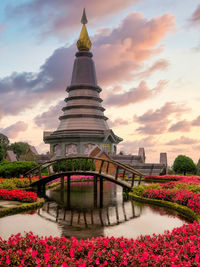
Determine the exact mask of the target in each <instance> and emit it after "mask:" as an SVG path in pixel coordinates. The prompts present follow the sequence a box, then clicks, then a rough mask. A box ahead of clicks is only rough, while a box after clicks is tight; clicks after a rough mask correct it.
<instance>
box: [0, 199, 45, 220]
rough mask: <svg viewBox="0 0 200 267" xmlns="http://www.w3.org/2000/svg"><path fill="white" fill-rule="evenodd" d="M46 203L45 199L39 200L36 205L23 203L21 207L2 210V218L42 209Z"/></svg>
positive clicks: (0, 214)
mask: <svg viewBox="0 0 200 267" xmlns="http://www.w3.org/2000/svg"><path fill="white" fill-rule="evenodd" d="M44 203H45V201H44V199H43V198H39V199H38V201H37V202H34V203H23V204H21V205H20V206H16V207H11V208H2V209H0V218H2V217H5V216H9V215H14V214H17V213H23V212H27V211H34V210H36V209H38V208H41V207H42V206H43V205H44Z"/></svg>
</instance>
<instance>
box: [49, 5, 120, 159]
mask: <svg viewBox="0 0 200 267" xmlns="http://www.w3.org/2000/svg"><path fill="white" fill-rule="evenodd" d="M81 23H82V24H83V26H82V29H81V33H80V36H79V39H78V41H77V48H78V52H77V53H76V59H75V61H74V66H73V72H72V78H71V84H70V86H68V87H67V89H66V91H67V92H68V96H67V98H65V102H66V106H65V107H63V108H62V111H63V115H62V116H60V117H59V120H60V124H59V126H58V128H57V130H56V131H54V132H53V133H50V132H44V142H45V143H46V144H50V154H52V155H53V154H55V155H56V157H65V156H68V155H83V154H85V155H88V154H89V153H90V151H91V150H92V149H93V148H94V147H95V146H99V147H100V148H101V149H103V150H104V151H105V152H106V153H107V154H110V155H114V154H116V151H117V144H118V143H119V142H121V141H122V140H123V139H122V138H120V137H118V136H117V135H115V134H114V132H113V131H112V130H111V129H110V128H109V126H108V124H107V119H108V118H107V117H106V116H104V111H105V109H104V108H103V107H102V105H101V103H102V101H103V100H102V99H101V98H100V96H99V93H100V92H101V91H102V89H101V88H100V87H99V86H98V85H97V78H96V71H95V65H94V61H93V60H92V56H93V55H92V53H91V52H90V49H91V46H92V43H91V41H90V38H89V35H88V32H87V28H86V24H87V18H86V14H85V9H84V10H83V15H82V19H81Z"/></svg>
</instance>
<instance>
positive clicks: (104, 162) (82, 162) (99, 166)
mask: <svg viewBox="0 0 200 267" xmlns="http://www.w3.org/2000/svg"><path fill="white" fill-rule="evenodd" d="M46 169H47V170H48V176H50V175H53V174H58V173H63V172H69V173H70V174H71V175H73V174H75V173H77V172H79V173H81V172H83V174H84V173H85V174H87V173H94V174H100V175H101V174H106V175H108V176H112V178H114V179H115V180H117V179H121V180H124V179H125V177H126V175H131V176H132V179H131V184H132V186H133V185H134V179H135V176H139V178H140V179H139V184H140V182H141V178H142V177H143V176H144V175H143V174H142V173H141V172H139V171H137V170H135V169H134V168H132V167H131V166H128V165H125V164H123V163H121V162H118V161H115V160H110V159H103V158H98V157H86V156H75V157H68V158H66V157H65V158H60V159H55V160H52V161H48V162H45V163H43V164H40V165H39V166H37V167H35V168H33V169H32V170H30V171H28V172H26V173H25V175H26V177H29V180H30V183H32V177H33V176H39V179H42V172H43V171H44V170H46ZM119 174H122V175H121V177H119Z"/></svg>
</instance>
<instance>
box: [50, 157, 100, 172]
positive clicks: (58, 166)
mask: <svg viewBox="0 0 200 267" xmlns="http://www.w3.org/2000/svg"><path fill="white" fill-rule="evenodd" d="M72 161H73V167H74V168H73V169H74V171H77V170H84V166H85V163H86V159H80V160H79V159H73V160H70V159H68V160H63V161H59V162H56V163H54V164H53V171H54V172H59V171H62V172H64V171H72ZM79 165H80V166H79ZM95 169H96V166H95V164H94V163H93V164H92V161H91V160H88V161H87V164H86V168H85V171H89V170H92V171H95Z"/></svg>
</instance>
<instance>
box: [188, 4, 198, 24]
mask: <svg viewBox="0 0 200 267" xmlns="http://www.w3.org/2000/svg"><path fill="white" fill-rule="evenodd" d="M190 20H191V22H193V23H198V24H200V5H198V6H197V8H196V10H195V11H194V12H193V14H192V17H191V19H190Z"/></svg>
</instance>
